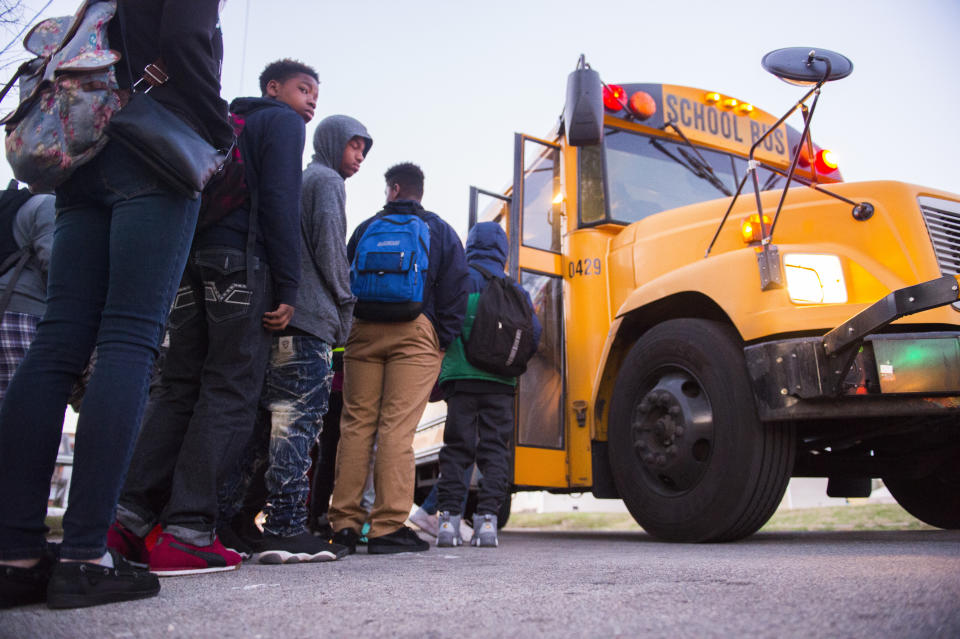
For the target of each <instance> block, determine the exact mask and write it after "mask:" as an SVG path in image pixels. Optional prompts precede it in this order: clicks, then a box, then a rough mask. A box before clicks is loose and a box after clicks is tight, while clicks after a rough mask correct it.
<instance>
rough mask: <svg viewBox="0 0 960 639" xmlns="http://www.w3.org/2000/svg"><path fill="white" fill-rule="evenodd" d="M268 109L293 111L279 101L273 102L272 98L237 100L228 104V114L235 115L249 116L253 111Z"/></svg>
mask: <svg viewBox="0 0 960 639" xmlns="http://www.w3.org/2000/svg"><path fill="white" fill-rule="evenodd" d="M269 107H286V108H288V109H291V110H292V109H293V107H291V106H290V105H289V104H287V103H286V102H281V101H280V100H275V99H273V98H269V97H268V98H237V99H235V100H234V101H233V102H231V103H230V112H231V113H236V114H237V115H249V114H251V113H253V112H254V111H259V110H260V109H266V108H269Z"/></svg>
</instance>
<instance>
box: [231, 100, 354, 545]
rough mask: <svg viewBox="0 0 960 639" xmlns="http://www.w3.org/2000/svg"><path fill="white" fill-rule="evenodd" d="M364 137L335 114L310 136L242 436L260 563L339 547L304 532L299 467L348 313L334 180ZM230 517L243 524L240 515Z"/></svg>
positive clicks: (342, 175)
mask: <svg viewBox="0 0 960 639" xmlns="http://www.w3.org/2000/svg"><path fill="white" fill-rule="evenodd" d="M372 144H373V140H372V138H371V137H370V135H369V133H367V129H366V128H365V127H364V126H363V125H362V124H361V123H360V122H358V121H357V120H355V119H353V118H351V117H348V116H345V115H332V116H330V117H327V118H325V119H324V120H323V121H321V122H320V124H319V125H317V129H316V132H315V133H314V136H313V148H314V155H313V161H311V162H310V164H309V166H307V169H306V171H305V172H304V174H303V187H302V191H301V197H300V230H301V233H300V256H301V257H300V289H299V293H298V295H297V302H296V309H297V312H296V314H295V315H294V316H293V319H292V320H291V321H290V324H289V325H288V326H287V328H286V329H284V330H283V331H281V332H279V333H277V334H276V336H275V337H274V338H273V345H272V348H271V353H270V364H269V367H268V369H267V377H266V382H265V384H264V390H263V394H262V395H261V397H260V406H261V412H260V417H259V418H258V423H257V429H256V433H255V435H254V440H253V441H252V442H251V445H253V446H256V447H258V449H259V452H263V451H264V449H267V450H268V454H267V459H266V462H267V467H266V473H265V476H264V480H265V484H266V491H267V504H266V508H265V513H266V523H265V524H264V526H263V533H264V534H263V539H262V541H260V542H258V543H257V544H256V545H255V546H254V547H253V548H252V550H253V551H254V552H255V554H254V558H256V559H257V560H258V561H259V562H260V563H266V564H282V563H288V562H290V563H295V562H304V561H329V560H332V559H337V558H338V556H340V555H341V554H345V549H343V547H342V546H337V545H335V544H331V543H329V541H327V540H323V539H321V538H319V537H314V536H313V535H311V534H310V533H309V532H308V531H307V528H306V522H307V503H306V502H307V494H308V493H309V489H310V485H309V480H308V478H307V471H308V470H309V468H310V449H311V448H312V447H313V446H314V444H315V443H316V441H317V438H318V437H319V435H320V429H321V428H322V425H323V415H324V414H325V413H326V412H327V405H328V401H329V398H330V384H331V381H332V379H333V371H332V368H331V363H332V350H333V348H334V347H335V346H338V345H341V344H343V343H345V342H346V341H347V335H348V333H349V332H350V324H351V320H352V317H353V305H354V301H355V298H354V297H353V294H352V293H351V291H350V263H349V261H348V260H347V249H346V231H347V217H346V190H345V188H344V181H345V180H346V179H347V178H349V177H350V176H352V175H354V174H355V173H356V172H357V171H358V170H359V169H360V163H361V162H363V159H364V157H365V156H366V154H367V153H368V152H369V151H370V147H371V146H372ZM258 435H259V436H258ZM267 439H269V444H267V441H266V440H267ZM237 523H240V524H241V526H242V527H244V528H246V527H247V526H245V525H244V524H246V523H248V522H237Z"/></svg>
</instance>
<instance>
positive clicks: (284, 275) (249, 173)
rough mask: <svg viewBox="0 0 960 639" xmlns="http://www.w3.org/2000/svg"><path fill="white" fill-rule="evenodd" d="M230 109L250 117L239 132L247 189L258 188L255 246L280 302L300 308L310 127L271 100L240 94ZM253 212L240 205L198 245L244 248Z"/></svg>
mask: <svg viewBox="0 0 960 639" xmlns="http://www.w3.org/2000/svg"><path fill="white" fill-rule="evenodd" d="M230 110H231V111H232V112H233V113H236V114H237V115H239V116H242V117H243V118H244V119H245V120H246V124H245V125H244V127H243V132H242V133H241V134H240V139H239V143H240V154H241V156H242V157H243V164H244V169H245V172H246V180H247V187H248V188H249V189H251V191H252V190H253V189H256V190H257V193H258V197H259V204H258V206H257V221H258V222H259V225H258V226H259V228H258V229H257V248H256V253H257V255H258V256H259V257H262V258H264V259H266V262H267V264H268V265H269V266H270V273H271V275H272V277H273V285H274V296H275V298H276V303H278V304H289V305H290V306H293V307H296V302H297V287H298V286H299V283H300V181H301V176H302V169H301V165H302V163H303V145H304V140H305V138H306V126H305V125H304V122H303V118H301V117H300V116H299V115H298V114H297V112H296V111H294V110H293V109H292V108H291V107H290V106H288V105H287V104H285V103H283V102H280V101H279V100H274V99H273V98H237V99H236V100H234V101H233V103H232V104H231V105H230ZM249 219H250V212H249V211H248V210H245V209H237V210H236V211H233V212H232V213H230V214H229V215H227V216H225V217H224V218H223V219H222V220H220V221H219V222H217V223H216V224H214V225H213V226H211V227H210V228H208V229H206V230H205V231H203V232H202V233H200V235H199V236H198V237H197V240H196V242H195V245H196V246H230V247H233V248H237V249H240V250H245V249H246V246H247V228H248V226H249Z"/></svg>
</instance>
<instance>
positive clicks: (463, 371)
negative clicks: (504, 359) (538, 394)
mask: <svg viewBox="0 0 960 639" xmlns="http://www.w3.org/2000/svg"><path fill="white" fill-rule="evenodd" d="M479 299H480V293H470V297H469V298H468V299H467V314H466V315H464V317H463V330H462V331H461V333H460V336H459V337H457V339H455V340H453V342H451V343H450V346H449V347H448V348H447V354H446V355H444V357H443V366H442V367H441V369H440V383H441V384H443V383H444V382H452V381H454V380H458V379H475V380H484V381H490V382H497V383H498V384H506V385H508V386H516V385H517V378H516V377H502V376H500V375H495V374H493V373H488V372H486V371H483V370H480V369H479V368H477V367H476V366H474V365H473V364H471V363H470V362H468V361H467V355H466V352H465V351H464V346H463V342H464V341H465V340H468V339H470V330H471V329H472V328H473V320H474V319H475V318H476V317H477V302H478V301H479Z"/></svg>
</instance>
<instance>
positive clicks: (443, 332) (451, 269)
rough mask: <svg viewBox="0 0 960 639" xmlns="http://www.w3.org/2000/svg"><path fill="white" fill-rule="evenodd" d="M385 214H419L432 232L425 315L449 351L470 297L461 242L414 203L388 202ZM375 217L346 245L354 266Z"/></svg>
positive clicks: (424, 296) (458, 331) (468, 276)
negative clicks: (359, 243) (356, 256)
mask: <svg viewBox="0 0 960 639" xmlns="http://www.w3.org/2000/svg"><path fill="white" fill-rule="evenodd" d="M386 212H392V213H401V214H418V215H420V217H421V218H423V220H424V221H425V222H426V223H427V226H428V227H429V228H430V268H429V269H427V282H426V288H425V289H424V293H423V314H424V315H426V316H427V317H428V318H430V321H431V322H432V323H433V327H434V329H436V331H437V339H438V340H439V342H440V348H441V349H443V350H446V348H447V346H449V345H450V342H452V341H453V340H455V339H456V338H457V335H459V334H460V329H461V325H462V324H463V316H464V315H466V314H467V296H468V295H469V293H470V275H469V273H468V272H467V261H466V258H465V257H464V253H463V245H462V244H461V243H460V238H459V237H458V236H457V232H456V231H454V230H453V228H452V227H451V226H450V225H449V224H447V223H446V222H444V221H443V220H442V219H441V218H440V216H439V215H437V214H436V213H431V212H430V211H426V210H424V208H423V207H422V206H420V203H419V202H416V201H414V200H396V201H394V202H388V203H387V205H386V206H385V207H384V210H383V211H380V212H379V213H377V216H379V215H383V214H384V213H386ZM375 217H376V216H374V217H371V218H370V219H368V220H366V221H364V222H362V223H361V224H360V226H358V227H357V228H356V230H354V232H353V235H351V236H350V241H349V242H347V258H348V259H349V260H350V262H353V256H354V255H355V254H356V251H357V242H359V241H360V238H361V237H362V236H363V232H364V231H365V230H366V229H367V227H368V226H369V225H370V223H371V222H372V221H373V220H374V218H375Z"/></svg>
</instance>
